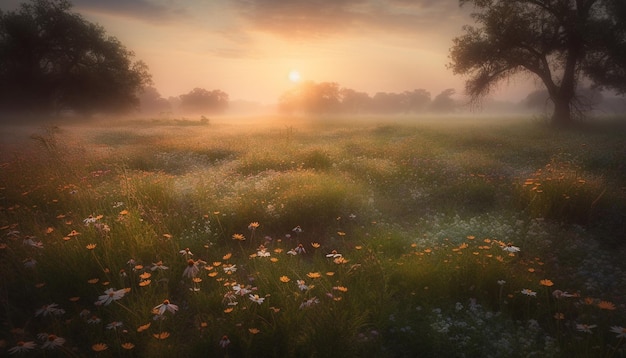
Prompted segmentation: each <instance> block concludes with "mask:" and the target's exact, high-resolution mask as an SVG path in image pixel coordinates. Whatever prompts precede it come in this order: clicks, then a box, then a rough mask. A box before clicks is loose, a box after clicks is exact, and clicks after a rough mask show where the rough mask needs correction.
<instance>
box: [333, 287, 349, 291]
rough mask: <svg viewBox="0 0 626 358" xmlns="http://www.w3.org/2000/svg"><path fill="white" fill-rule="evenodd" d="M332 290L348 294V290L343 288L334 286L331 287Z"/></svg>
mask: <svg viewBox="0 0 626 358" xmlns="http://www.w3.org/2000/svg"><path fill="white" fill-rule="evenodd" d="M333 290H336V291H340V292H348V288H347V287H344V286H335V287H333Z"/></svg>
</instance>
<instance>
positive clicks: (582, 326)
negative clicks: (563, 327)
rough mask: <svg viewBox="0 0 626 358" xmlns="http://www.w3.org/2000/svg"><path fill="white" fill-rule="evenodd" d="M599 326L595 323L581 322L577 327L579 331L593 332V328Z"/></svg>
mask: <svg viewBox="0 0 626 358" xmlns="http://www.w3.org/2000/svg"><path fill="white" fill-rule="evenodd" d="M596 327H598V326H597V325H595V324H581V323H577V324H576V329H577V330H578V332H584V333H593V332H591V329H592V328H596Z"/></svg>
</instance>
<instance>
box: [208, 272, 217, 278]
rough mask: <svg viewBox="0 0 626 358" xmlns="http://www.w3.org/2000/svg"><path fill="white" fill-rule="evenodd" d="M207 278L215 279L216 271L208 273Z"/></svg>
mask: <svg viewBox="0 0 626 358" xmlns="http://www.w3.org/2000/svg"><path fill="white" fill-rule="evenodd" d="M208 276H209V277H215V276H217V272H216V271H213V272H209V273H208Z"/></svg>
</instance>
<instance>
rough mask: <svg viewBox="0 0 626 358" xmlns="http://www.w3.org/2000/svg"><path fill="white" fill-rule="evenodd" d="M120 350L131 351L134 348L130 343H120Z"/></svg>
mask: <svg viewBox="0 0 626 358" xmlns="http://www.w3.org/2000/svg"><path fill="white" fill-rule="evenodd" d="M122 348H124V349H127V350H131V349H133V348H135V345H134V344H132V343H130V342H126V343H122Z"/></svg>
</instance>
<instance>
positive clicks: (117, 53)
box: [0, 0, 151, 115]
mask: <svg viewBox="0 0 626 358" xmlns="http://www.w3.org/2000/svg"><path fill="white" fill-rule="evenodd" d="M71 7H72V5H71V4H70V3H69V2H68V1H66V0H31V1H30V2H27V3H24V4H22V5H21V7H20V8H19V9H18V10H17V11H11V12H6V13H5V12H2V11H0V111H3V112H17V113H30V114H36V115H50V114H58V113H60V112H61V111H64V110H72V111H75V112H78V113H81V114H87V115H89V114H94V113H112V112H125V111H130V110H132V109H134V108H136V107H137V106H138V104H139V101H138V98H137V92H138V90H139V89H141V88H142V87H144V86H145V85H148V84H150V83H151V76H150V74H149V73H148V68H147V66H146V65H145V63H143V62H141V61H133V57H134V54H133V52H131V51H129V50H127V49H126V48H125V47H124V46H123V45H122V44H121V43H120V42H119V41H118V40H117V39H116V38H115V37H111V36H107V35H106V33H105V30H104V29H103V28H102V27H100V26H99V25H96V24H92V23H89V22H87V21H86V20H84V19H83V18H82V17H81V16H80V15H79V14H76V13H72V12H71V11H70V10H71Z"/></svg>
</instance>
